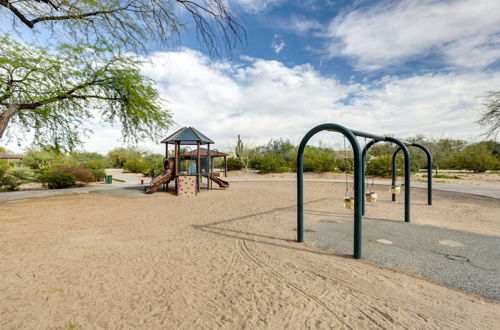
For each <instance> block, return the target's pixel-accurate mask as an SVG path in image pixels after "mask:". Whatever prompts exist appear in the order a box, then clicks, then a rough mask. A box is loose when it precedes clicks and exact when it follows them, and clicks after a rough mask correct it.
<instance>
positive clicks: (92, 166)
mask: <svg viewBox="0 0 500 330" xmlns="http://www.w3.org/2000/svg"><path fill="white" fill-rule="evenodd" d="M82 166H83V167H85V168H88V169H89V170H103V169H105V168H106V162H104V161H102V160H97V159H93V160H89V161H86V162H84V163H82Z"/></svg>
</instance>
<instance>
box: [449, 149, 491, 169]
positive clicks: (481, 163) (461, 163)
mask: <svg viewBox="0 0 500 330" xmlns="http://www.w3.org/2000/svg"><path fill="white" fill-rule="evenodd" d="M452 160H453V161H452V163H453V167H454V168H457V169H465V170H470V171H474V172H485V171H487V170H495V169H498V168H500V159H499V158H497V157H495V156H494V155H493V152H492V151H491V150H490V149H489V148H488V145H487V144H484V143H476V144H472V145H469V146H467V147H466V148H465V150H463V151H461V152H460V153H458V154H456V155H454V156H453V158H452Z"/></svg>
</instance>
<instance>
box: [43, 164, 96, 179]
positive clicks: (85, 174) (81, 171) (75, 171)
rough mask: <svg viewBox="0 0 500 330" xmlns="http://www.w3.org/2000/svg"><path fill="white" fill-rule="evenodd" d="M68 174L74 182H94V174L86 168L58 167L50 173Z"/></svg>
mask: <svg viewBox="0 0 500 330" xmlns="http://www.w3.org/2000/svg"><path fill="white" fill-rule="evenodd" d="M61 173H65V174H70V175H72V176H73V177H74V178H75V180H77V181H80V182H93V181H95V176H94V174H93V173H92V172H91V171H90V170H89V169H87V168H84V167H78V166H69V167H66V166H59V167H57V168H55V169H53V170H52V171H50V174H61Z"/></svg>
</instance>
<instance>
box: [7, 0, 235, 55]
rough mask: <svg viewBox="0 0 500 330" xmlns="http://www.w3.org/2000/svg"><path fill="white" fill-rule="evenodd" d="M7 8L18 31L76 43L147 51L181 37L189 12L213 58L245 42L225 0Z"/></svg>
mask: <svg viewBox="0 0 500 330" xmlns="http://www.w3.org/2000/svg"><path fill="white" fill-rule="evenodd" d="M2 6H3V8H4V10H0V14H3V16H4V17H5V16H6V17H7V18H10V20H11V22H12V24H13V27H15V26H16V25H18V24H22V25H24V26H27V27H29V28H31V29H33V30H35V31H37V30H38V31H48V32H50V33H51V34H59V35H61V34H62V35H64V36H69V37H70V38H71V39H73V40H74V41H76V42H77V43H98V44H105V45H107V46H108V47H120V48H126V49H129V50H130V49H132V50H138V49H140V50H146V45H147V43H148V42H149V41H152V40H153V41H157V42H160V43H165V42H169V41H171V40H175V39H178V37H179V33H180V30H181V29H182V28H183V27H184V26H185V25H186V18H187V17H188V16H186V15H184V13H187V14H188V15H190V16H191V18H192V20H193V21H194V24H195V26H196V29H197V32H198V37H199V38H200V39H201V40H202V41H203V44H204V45H205V46H206V47H207V49H208V50H209V52H210V53H212V54H220V51H221V50H222V49H223V48H226V49H227V50H229V51H231V50H232V48H233V47H234V46H235V45H236V44H237V43H238V42H244V41H245V31H244V29H243V27H242V26H241V25H240V24H239V23H238V22H237V21H236V20H235V19H234V17H233V14H232V13H231V12H230V10H229V8H228V6H227V2H226V1H225V0H124V1H123V0H103V1H95V0H73V1H67V0H0V8H1V7H2ZM183 12H184V13H183ZM181 17H182V19H181ZM0 20H2V21H4V20H3V19H1V18H0Z"/></svg>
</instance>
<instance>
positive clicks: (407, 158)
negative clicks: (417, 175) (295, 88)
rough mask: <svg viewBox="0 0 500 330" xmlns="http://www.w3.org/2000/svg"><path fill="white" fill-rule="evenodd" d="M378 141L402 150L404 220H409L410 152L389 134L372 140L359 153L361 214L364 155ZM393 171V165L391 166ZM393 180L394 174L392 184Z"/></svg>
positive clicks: (363, 210)
mask: <svg viewBox="0 0 500 330" xmlns="http://www.w3.org/2000/svg"><path fill="white" fill-rule="evenodd" d="M380 141H387V142H392V143H394V144H396V145H397V146H398V147H399V148H401V150H403V154H404V158H405V222H410V188H411V186H410V152H409V151H408V148H407V147H406V144H405V143H403V142H401V141H399V140H398V139H395V138H393V137H390V136H384V137H381V138H380V139H377V140H372V141H370V142H368V143H367V144H366V146H365V147H364V148H363V151H362V153H361V159H362V166H361V171H362V176H363V179H362V188H361V189H362V190H363V192H362V193H363V201H362V202H361V207H362V212H361V213H362V214H363V215H364V214H365V198H364V195H365V166H366V155H367V153H368V150H369V149H370V148H371V147H372V146H373V145H374V144H375V143H377V142H380ZM393 171H395V170H394V167H393ZM395 183H396V182H395V176H393V181H392V185H394V184H395Z"/></svg>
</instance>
